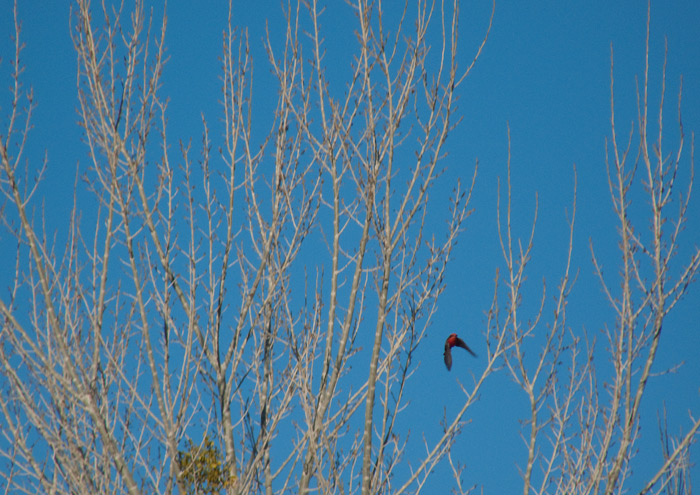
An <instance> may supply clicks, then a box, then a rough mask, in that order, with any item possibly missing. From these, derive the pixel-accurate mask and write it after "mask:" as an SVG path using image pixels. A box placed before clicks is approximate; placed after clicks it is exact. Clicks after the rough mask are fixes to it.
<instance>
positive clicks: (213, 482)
mask: <svg viewBox="0 0 700 495" xmlns="http://www.w3.org/2000/svg"><path fill="white" fill-rule="evenodd" d="M178 461H179V463H180V469H181V470H182V471H181V473H180V476H181V479H182V481H183V482H184V484H185V486H186V487H187V494H188V495H201V494H211V495H213V494H218V493H221V490H222V489H224V488H226V487H228V486H230V485H232V484H233V482H234V481H235V476H234V477H233V478H231V477H229V473H228V470H227V469H225V466H224V462H223V454H222V453H221V451H220V450H219V448H218V447H217V446H216V445H214V441H213V440H212V439H211V438H209V435H207V436H206V437H204V442H203V443H202V445H198V444H196V443H194V442H193V441H192V440H188V441H187V446H186V449H185V450H181V451H180V452H178Z"/></svg>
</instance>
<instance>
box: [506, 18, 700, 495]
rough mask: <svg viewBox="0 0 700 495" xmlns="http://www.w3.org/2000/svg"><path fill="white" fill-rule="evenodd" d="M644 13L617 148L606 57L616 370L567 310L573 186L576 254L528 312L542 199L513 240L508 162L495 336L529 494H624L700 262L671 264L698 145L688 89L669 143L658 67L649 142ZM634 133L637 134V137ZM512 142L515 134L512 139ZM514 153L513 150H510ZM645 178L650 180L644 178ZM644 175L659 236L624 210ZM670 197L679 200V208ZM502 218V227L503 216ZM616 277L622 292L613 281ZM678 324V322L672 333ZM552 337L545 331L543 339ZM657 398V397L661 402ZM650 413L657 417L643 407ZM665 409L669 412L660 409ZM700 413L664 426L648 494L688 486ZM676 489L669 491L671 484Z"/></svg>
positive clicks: (608, 286)
mask: <svg viewBox="0 0 700 495" xmlns="http://www.w3.org/2000/svg"><path fill="white" fill-rule="evenodd" d="M650 22H651V16H650V14H649V12H648V13H647V40H646V65H645V68H644V74H643V81H642V88H641V92H640V91H638V92H637V105H638V122H637V126H636V128H637V132H636V133H635V132H634V128H633V129H632V132H630V135H629V138H628V140H627V142H626V143H625V144H624V145H622V146H621V145H620V140H619V137H618V135H617V133H616V126H615V99H614V93H613V59H612V49H611V61H610V93H611V94H610V114H611V119H610V121H611V132H612V135H611V137H610V141H609V142H608V143H607V152H608V153H607V161H606V166H607V170H608V183H609V186H610V196H611V198H612V203H613V206H614V211H615V213H616V214H617V219H618V222H619V227H618V233H619V239H618V240H617V245H618V246H619V251H620V257H621V264H620V276H619V281H616V282H617V283H613V282H612V281H611V279H610V278H609V276H608V275H607V274H605V276H604V272H603V267H602V265H601V264H600V263H599V261H598V258H597V257H596V254H595V250H594V248H593V242H591V253H592V257H593V264H594V267H595V270H596V273H597V275H598V277H599V280H600V283H601V285H602V287H603V291H604V293H605V294H606V296H607V299H608V302H609V303H610V305H611V307H612V308H613V309H614V313H615V321H614V322H610V324H609V325H607V326H606V328H605V332H604V334H605V337H606V339H607V342H606V344H607V345H606V346H605V350H606V351H607V353H608V354H607V361H608V362H609V364H610V365H611V368H612V372H611V373H610V374H608V373H607V370H605V371H603V372H602V373H601V372H599V368H600V367H598V368H597V367H596V366H595V364H594V360H593V356H594V353H595V355H596V356H597V359H600V358H601V356H602V353H601V350H600V349H597V350H596V348H595V347H596V346H595V338H591V337H590V336H589V335H587V334H586V333H581V332H580V330H579V329H576V328H570V327H569V325H567V320H566V309H567V304H568V303H569V302H570V295H571V290H572V286H573V282H574V278H575V277H572V272H571V254H572V250H573V249H574V245H573V232H574V219H575V216H576V186H575V185H574V189H573V190H574V194H573V197H574V204H573V208H572V212H571V214H570V224H569V227H570V237H569V250H568V256H567V258H566V263H565V264H564V266H563V267H562V272H563V275H562V278H561V281H560V282H559V285H558V287H557V289H556V292H555V294H554V297H553V300H554V303H553V307H552V312H551V315H552V316H551V317H550V318H547V317H546V316H545V315H546V314H548V313H549V311H545V308H549V306H548V305H547V303H546V300H547V297H548V296H547V294H546V290H545V289H544V288H543V291H542V297H541V302H540V304H539V310H538V311H537V312H536V313H535V314H525V315H523V311H521V307H522V303H523V298H524V294H523V291H522V283H523V281H524V279H525V277H526V273H527V265H528V263H529V261H530V258H531V255H532V250H533V248H534V242H533V239H534V232H535V225H536V223H537V206H535V213H534V221H533V223H532V229H531V231H530V234H529V236H528V237H527V241H526V242H524V243H522V242H521V241H519V240H517V239H516V238H515V236H516V234H515V232H514V228H513V226H512V225H511V183H510V163H509V164H508V184H507V207H506V209H505V210H506V211H505V213H503V212H501V211H500V208H499V233H500V236H501V246H502V249H503V257H504V261H505V273H506V275H505V277H503V278H504V283H505V295H503V292H502V290H501V289H500V287H498V286H497V288H496V294H495V297H494V304H493V308H492V313H493V314H496V317H495V318H494V322H495V325H496V332H497V333H499V332H503V331H505V332H506V333H507V335H508V343H509V344H511V345H509V347H508V349H507V352H506V353H505V364H506V367H507V369H508V371H509V372H510V375H511V376H512V378H513V380H514V381H515V382H516V383H517V384H518V385H519V386H520V388H522V390H523V392H524V393H525V395H526V397H527V399H528V403H529V417H528V418H527V421H526V423H525V424H526V425H527V427H526V428H525V431H524V432H523V436H524V438H525V444H526V446H527V449H526V451H527V458H526V461H525V463H524V469H523V471H522V475H523V481H524V483H523V493H524V494H526V495H527V494H530V493H538V494H539V493H561V494H574V493H580V494H590V493H605V494H612V493H628V492H629V488H628V485H629V483H627V481H628V477H629V475H630V474H631V471H632V468H633V466H634V456H635V453H636V451H637V449H638V447H636V445H637V443H638V440H639V437H640V431H639V429H640V428H639V424H640V423H639V422H640V417H641V415H642V409H641V402H642V398H643V397H644V394H645V391H646V386H647V383H648V381H649V380H650V378H651V369H652V365H653V364H654V362H655V361H656V356H657V351H658V348H659V345H660V339H661V335H662V330H663V329H664V320H665V318H666V316H667V315H668V314H669V312H671V311H672V310H673V308H674V306H675V305H676V304H677V303H678V302H679V300H680V299H681V297H682V296H683V295H684V294H685V292H686V290H687V289H688V287H689V285H690V284H691V282H692V281H693V280H694V279H695V277H696V276H697V273H698V269H700V250H698V248H697V247H696V248H695V249H694V253H693V254H692V255H691V256H690V258H689V259H687V260H684V261H683V264H682V267H681V269H680V270H674V269H673V267H674V266H675V263H672V262H671V261H672V259H673V258H674V257H675V256H676V255H677V252H678V247H679V244H680V242H681V234H682V231H683V228H684V226H685V224H686V223H687V222H688V220H689V211H688V205H689V202H690V197H691V191H692V185H693V144H692V140H691V146H690V148H691V149H690V158H689V159H685V158H684V155H683V153H682V152H683V147H684V144H685V143H684V139H685V137H684V134H683V123H682V120H681V90H682V84H681V89H679V93H678V128H679V131H680V132H679V134H680V139H679V142H678V144H677V147H676V148H675V151H673V152H672V153H667V152H664V151H662V150H663V140H662V137H663V123H664V120H663V111H664V97H665V91H666V85H665V83H666V66H665V59H664V67H663V69H662V70H661V80H662V85H661V97H660V104H659V113H658V135H657V137H656V141H655V142H654V144H653V145H650V144H649V136H648V128H649V117H648V104H649V92H648V87H649V75H650V68H649V24H650ZM635 136H637V140H638V141H636V140H635ZM509 139H510V137H509ZM509 155H510V154H509ZM684 161H687V162H689V167H688V168H689V171H688V172H686V173H689V181H688V189H687V190H685V191H680V192H679V191H677V189H678V184H677V179H678V177H679V174H680V173H681V171H682V168H683V167H684V166H683V165H682V163H683V162H684ZM640 174H641V175H642V178H640V177H639V176H640ZM638 181H641V182H642V184H643V191H644V192H645V193H646V197H647V202H648V204H649V208H650V211H649V215H648V218H649V219H650V220H651V222H650V223H651V226H650V231H651V236H649V238H646V237H645V236H642V235H640V234H638V232H641V231H643V229H642V228H641V226H637V227H635V225H634V223H633V221H632V217H631V215H630V213H629V211H628V208H629V204H630V201H631V199H632V196H633V195H634V194H636V192H635V189H634V188H633V185H634V184H635V183H636V182H638ZM672 203H675V204H676V205H677V206H673V207H672ZM502 217H504V218H505V219H506V222H505V225H503V224H501V223H500V219H501V218H502ZM617 285H619V289H615V287H616V286H617ZM671 331H672V329H671ZM535 334H539V335H540V339H539V340H538V342H540V341H541V342H543V343H542V345H541V346H539V347H537V346H536V348H535V349H534V350H535V351H536V352H535V353H534V357H533V353H532V352H530V353H527V352H526V350H527V349H529V350H530V351H532V350H533V347H532V344H530V343H528V340H532V337H533V336H534V335H535ZM542 336H544V337H542ZM660 406H661V405H659V407H660ZM646 414H649V410H647V412H646ZM664 415H665V414H664ZM698 428H700V418H698V417H697V411H695V416H692V415H691V417H690V421H689V424H688V425H687V430H686V432H685V433H684V434H682V435H680V436H678V437H673V436H672V435H671V434H670V433H669V431H668V429H667V428H666V426H665V424H662V427H661V436H662V440H663V459H664V462H663V463H662V464H661V465H659V466H658V469H657V471H656V472H654V473H650V474H649V475H648V477H647V478H646V479H645V483H646V484H645V486H644V487H643V489H642V490H641V491H640V492H639V493H641V494H644V493H649V492H653V493H674V494H681V493H690V488H689V487H690V485H689V484H688V483H687V480H688V475H689V471H688V470H689V468H690V464H689V449H690V446H691V444H692V443H693V442H694V441H695V440H696V439H697V434H698ZM671 488H672V489H671Z"/></svg>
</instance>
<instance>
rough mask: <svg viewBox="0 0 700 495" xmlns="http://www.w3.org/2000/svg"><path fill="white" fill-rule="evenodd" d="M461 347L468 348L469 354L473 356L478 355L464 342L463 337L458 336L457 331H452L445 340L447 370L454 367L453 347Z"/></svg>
mask: <svg viewBox="0 0 700 495" xmlns="http://www.w3.org/2000/svg"><path fill="white" fill-rule="evenodd" d="M455 346H457V347H461V348H462V349H466V350H467V352H468V353H469V354H471V355H472V356H474V357H476V354H474V351H472V350H471V349H470V348H469V346H468V345H467V344H465V343H464V341H463V340H462V339H460V338H459V337H457V334H456V333H451V334H450V336H449V337H447V340H446V341H445V354H444V356H445V366H447V371H450V370H451V369H452V348H453V347H455Z"/></svg>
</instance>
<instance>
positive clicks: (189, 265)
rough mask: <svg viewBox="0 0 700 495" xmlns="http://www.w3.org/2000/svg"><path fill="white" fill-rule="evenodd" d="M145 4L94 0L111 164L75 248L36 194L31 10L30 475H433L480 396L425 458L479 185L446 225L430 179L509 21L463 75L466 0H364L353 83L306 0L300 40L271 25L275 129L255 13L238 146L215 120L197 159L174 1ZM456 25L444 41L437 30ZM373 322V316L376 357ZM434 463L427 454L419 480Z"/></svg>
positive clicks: (142, 481)
mask: <svg viewBox="0 0 700 495" xmlns="http://www.w3.org/2000/svg"><path fill="white" fill-rule="evenodd" d="M125 8H126V7H125V6H124V4H119V5H115V6H112V5H106V4H103V5H102V6H101V8H97V7H96V6H93V5H91V4H90V2H89V1H88V0H79V1H78V2H77V3H76V6H75V16H74V23H73V26H72V36H73V42H74V46H75V50H76V52H77V55H78V61H79V64H78V65H79V73H78V88H77V89H78V101H79V104H80V116H81V125H82V126H83V129H84V139H85V142H86V144H87V147H88V150H89V155H90V161H91V163H90V167H89V170H87V171H86V172H85V173H84V175H83V176H81V178H82V179H83V181H82V182H76V193H75V201H74V207H73V214H72V216H71V218H70V219H69V221H68V231H67V234H66V238H67V242H66V249H65V250H63V252H60V250H59V246H60V245H62V244H59V243H57V242H55V241H52V239H51V238H50V233H48V232H46V230H45V228H44V226H43V225H42V222H41V221H40V220H39V221H37V220H36V219H35V218H34V217H33V216H32V214H31V213H30V212H31V211H32V210H31V209H32V201H33V200H34V199H35V198H34V197H33V196H34V194H35V191H36V187H37V185H30V182H29V180H30V177H31V172H30V173H27V172H26V171H24V172H23V170H22V168H21V164H22V161H23V154H24V151H25V148H24V146H25V143H26V139H27V130H28V128H29V127H30V126H31V125H32V124H31V122H32V109H33V101H32V96H31V92H29V93H27V92H25V91H23V89H22V86H21V77H20V76H21V66H20V52H21V48H22V44H21V41H20V34H21V30H20V24H19V21H18V13H17V8H16V7H15V21H16V38H15V57H14V69H15V71H14V75H13V83H14V91H13V99H12V103H11V106H10V108H11V110H10V116H9V119H8V122H9V123H8V126H7V129H5V130H4V134H3V138H2V150H1V151H2V165H3V181H2V187H3V193H4V194H5V196H6V198H7V206H6V209H7V211H9V212H11V213H10V214H9V216H8V220H7V221H6V226H7V228H8V231H9V232H10V233H11V234H12V236H13V237H14V239H15V240H16V242H17V258H16V264H15V267H16V270H15V277H14V283H13V286H12V287H11V290H10V293H9V295H8V296H7V297H5V296H3V298H2V300H1V301H0V310H1V311H2V314H3V317H4V323H3V330H2V343H3V344H2V353H1V354H0V362H1V363H2V376H3V393H2V396H1V398H0V407H1V408H2V416H3V431H4V432H5V433H4V435H5V439H4V443H3V451H2V452H3V456H4V458H5V461H6V465H7V466H9V467H10V469H9V471H8V472H7V474H6V475H5V476H4V478H5V481H6V482H7V486H8V490H14V489H19V490H24V491H28V492H32V491H35V492H46V493H58V492H67V493H68V492H70V493H100V492H126V493H144V492H145V493H150V492H162V493H172V492H174V491H175V492H179V493H185V492H187V491H188V490H190V491H191V490H193V489H194V490H195V491H198V490H204V488H202V486H204V484H203V483H202V484H198V485H196V486H194V488H193V485H192V483H191V480H192V472H193V471H192V470H193V469H195V468H196V466H198V465H199V464H198V463H203V464H204V467H202V468H201V469H208V470H209V471H208V472H206V473H205V472H204V471H202V472H201V473H200V475H201V477H202V481H203V480H204V479H205V478H206V479H210V480H216V481H214V482H212V483H213V485H212V484H211V483H210V485H208V488H206V489H207V490H213V491H216V490H217V488H216V487H219V488H218V489H224V488H225V489H226V490H227V491H229V492H230V493H250V492H264V493H269V494H271V493H273V492H301V493H307V492H309V491H311V490H314V491H316V490H320V491H322V492H324V493H334V492H341V493H346V492H348V493H353V492H357V491H361V492H362V493H363V494H369V493H382V492H388V491H391V492H395V493H403V492H406V491H412V492H420V491H421V487H422V486H423V484H424V483H425V480H426V478H427V476H428V474H429V473H430V471H431V469H432V468H433V467H434V466H435V465H436V464H437V463H438V462H439V461H440V459H441V458H443V456H444V455H445V454H446V453H447V452H448V451H449V448H450V446H451V444H452V442H453V441H454V438H455V434H456V433H457V431H458V430H459V428H460V425H461V424H462V422H463V416H464V414H465V412H466V410H467V408H468V407H469V405H470V404H472V403H473V400H474V392H472V393H470V394H467V395H465V397H464V406H463V408H462V409H461V411H460V412H459V413H458V414H457V415H455V416H454V417H453V418H451V423H450V424H449V425H448V427H446V429H445V431H444V434H443V436H442V438H440V439H439V440H438V441H437V443H435V444H433V445H426V448H427V451H426V454H425V455H424V457H423V458H420V459H410V460H407V459H405V441H406V439H405V435H406V431H405V429H403V428H400V427H398V425H400V421H399V420H400V413H401V411H402V410H403V409H404V408H405V407H406V403H405V398H404V390H405V384H406V380H407V379H408V378H409V376H410V375H411V372H412V369H413V366H414V363H413V362H412V359H411V358H412V354H413V352H414V350H415V349H416V347H417V346H418V345H419V344H420V342H421V340H422V339H423V337H424V335H425V331H426V328H427V327H428V325H429V324H430V322H431V318H432V317H433V315H434V313H435V310H436V303H437V298H438V296H439V295H440V293H441V292H442V290H443V288H444V274H445V270H446V267H447V263H448V261H449V259H450V255H451V251H452V247H453V246H454V244H455V242H456V239H457V235H458V233H459V232H460V230H461V228H462V224H463V222H464V221H465V219H466V218H467V217H468V216H469V212H470V210H469V209H468V203H469V199H470V195H471V191H472V187H473V185H474V182H473V180H472V183H471V186H469V187H468V188H466V189H465V188H464V187H463V186H462V185H459V184H458V185H456V186H455V189H454V194H453V198H452V202H451V207H450V208H449V210H448V211H447V212H446V218H447V227H446V229H445V230H444V231H441V230H440V229H436V228H435V226H434V224H426V217H427V215H428V213H427V212H428V209H429V205H430V203H429V201H428V198H429V194H430V190H431V187H432V185H433V184H434V183H435V181H436V180H438V178H439V176H440V172H441V165H440V162H441V160H442V159H443V158H444V156H445V151H444V145H445V142H446V139H447V136H448V133H449V132H450V131H452V130H453V129H454V128H455V126H456V125H457V123H458V122H459V118H458V117H457V116H456V115H455V106H456V102H457V96H456V95H457V91H458V89H459V87H460V85H461V84H462V82H463V81H464V79H465V77H466V76H467V75H468V73H469V71H470V70H471V68H472V67H473V65H474V62H475V61H476V58H477V57H478V56H479V55H480V53H481V48H482V47H483V45H484V43H485V41H486V36H488V33H487V34H486V36H485V37H484V40H483V42H482V43H481V45H480V46H479V47H478V50H477V52H476V56H475V57H474V61H473V62H472V63H471V65H470V66H469V67H467V68H465V69H461V70H460V69H459V68H458V66H457V62H456V60H457V33H458V29H457V28H458V18H459V17H458V14H459V11H458V4H457V2H455V3H453V4H452V5H449V6H445V5H436V4H435V3H434V2H427V3H424V2H421V3H419V5H418V8H417V10H416V9H413V8H412V9H409V4H408V2H407V3H406V4H405V5H404V6H403V11H399V15H392V16H385V13H384V12H382V10H381V6H380V5H377V4H374V3H367V2H364V1H359V2H357V3H356V4H354V5H353V6H352V8H353V9H354V12H355V16H356V21H357V44H356V50H355V58H354V59H353V60H352V63H351V67H352V75H351V78H350V79H349V80H348V81H346V82H345V84H346V86H345V88H344V91H343V92H342V94H339V95H337V94H336V92H335V91H334V89H333V88H334V85H336V82H335V81H332V80H329V79H328V76H327V74H326V62H325V60H324V48H323V36H324V35H323V27H322V17H321V9H320V7H319V6H318V5H317V4H316V2H310V3H308V4H307V3H305V2H299V3H297V4H295V5H291V4H288V5H287V6H286V11H285V15H286V19H287V32H286V38H285V43H284V46H283V47H282V48H280V47H276V46H274V42H273V41H272V40H271V39H270V38H269V37H268V42H267V50H268V55H269V62H270V64H271V67H272V68H273V71H274V74H275V75H276V77H277V81H278V93H277V106H276V110H275V112H274V115H271V116H270V118H269V121H268V124H267V125H268V129H269V131H268V133H267V134H266V135H264V136H260V135H258V134H256V133H255V132H254V131H253V121H254V120H262V118H261V117H259V116H257V115H253V114H252V110H251V102H252V100H251V98H252V95H253V94H254V92H253V91H252V88H253V81H252V77H251V56H250V52H249V46H248V40H247V37H246V34H245V32H244V31H243V32H240V33H237V32H236V31H235V30H234V28H233V19H232V18H231V16H229V20H228V29H227V31H226V32H225V33H224V43H223V56H222V81H223V87H222V95H223V98H222V103H223V121H224V128H223V142H222V143H221V144H215V142H216V139H212V138H211V137H210V133H209V125H208V124H207V121H206V120H203V122H202V125H203V129H204V130H203V135H202V143H201V149H200V152H199V155H200V156H199V158H198V162H199V163H198V164H194V163H193V160H192V158H191V153H192V152H191V146H190V145H189V144H185V143H182V144H181V145H180V153H179V155H178V156H177V157H173V155H172V151H171V141H170V140H169V138H168V131H167V124H168V119H167V115H168V113H167V100H165V99H164V98H163V96H161V91H160V85H161V77H162V74H163V71H164V70H165V62H166V57H165V39H166V35H165V33H166V27H167V17H165V16H163V17H162V18H161V19H156V17H155V16H151V17H147V16H146V14H145V12H144V5H143V4H142V3H141V2H137V3H136V5H135V7H134V9H133V10H132V11H130V12H127V11H126V10H125ZM230 10H231V9H230ZM413 12H415V16H416V17H415V18H414V19H411V18H410V17H409V16H410V15H411V13H413ZM489 26H490V24H489ZM431 29H432V30H435V29H437V30H441V33H442V40H443V47H442V50H441V51H436V52H435V51H434V52H432V53H431V52H430V50H429V48H430V47H429V45H428V42H427V34H428V32H429V30H431ZM302 32H306V33H309V34H310V36H309V37H308V38H307V37H305V36H302ZM429 66H430V67H431V68H430V69H429V68H428V67H429ZM213 149H217V150H218V153H212V150H213ZM31 166H32V167H34V164H32V165H31ZM475 177H476V168H475V169H474V178H475ZM83 183H84V184H85V185H86V186H87V190H88V191H90V192H91V193H92V195H91V196H86V195H85V193H84V189H83V187H84V186H83ZM88 210H89V211H90V212H91V214H90V215H84V214H83V213H84V212H85V211H88ZM436 236H441V240H437V239H436ZM309 244H311V245H310V246H309ZM311 254H312V255H313V257H311V256H310V255H311ZM25 315H26V316H25ZM360 334H362V338H361V340H362V341H368V339H367V336H368V335H370V334H371V335H373V338H371V339H369V341H370V342H372V346H371V348H370V349H369V350H368V352H366V353H363V352H361V349H360V346H359V344H358V340H357V339H358V335H360ZM492 362H493V361H492ZM490 370H491V366H489V367H488V368H487V370H486V371H485V372H484V376H483V377H482V379H481V381H483V378H484V377H485V376H487V374H488V373H489V372H490ZM481 381H479V382H478V383H477V385H476V389H477V390H478V387H479V386H480V383H481ZM205 411H209V412H205ZM202 432H204V433H206V434H207V435H204V434H202ZM209 434H212V435H214V436H215V438H217V439H218V440H219V441H220V442H221V445H222V451H223V454H222V462H221V465H219V464H218V461H217V460H216V457H217V455H216V449H215V448H213V447H212V442H211V440H209V437H208V435H209ZM402 435H403V438H402ZM191 438H199V439H201V444H200V447H197V446H196V445H194V444H192V442H191V441H190V443H189V444H186V443H185V439H191ZM290 438H291V439H293V440H292V441H291V442H290V441H289V439H290ZM198 441H199V440H198ZM184 445H189V448H188V450H187V451H185V452H183V451H182V450H181V449H183V448H185V447H184ZM273 452H274V455H273ZM207 459H209V460H207ZM409 461H410V462H411V463H412V465H413V470H412V474H410V475H409V476H408V477H406V476H405V475H404V476H401V477H399V476H394V471H395V468H396V467H397V466H398V465H400V463H403V462H409ZM212 470H215V471H212ZM212 473H216V476H213V475H212V476H209V474H212ZM195 478H196V475H195Z"/></svg>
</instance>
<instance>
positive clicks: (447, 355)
mask: <svg viewBox="0 0 700 495" xmlns="http://www.w3.org/2000/svg"><path fill="white" fill-rule="evenodd" d="M444 356H445V366H447V371H450V370H451V369H452V351H450V344H448V343H445V353H444Z"/></svg>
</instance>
